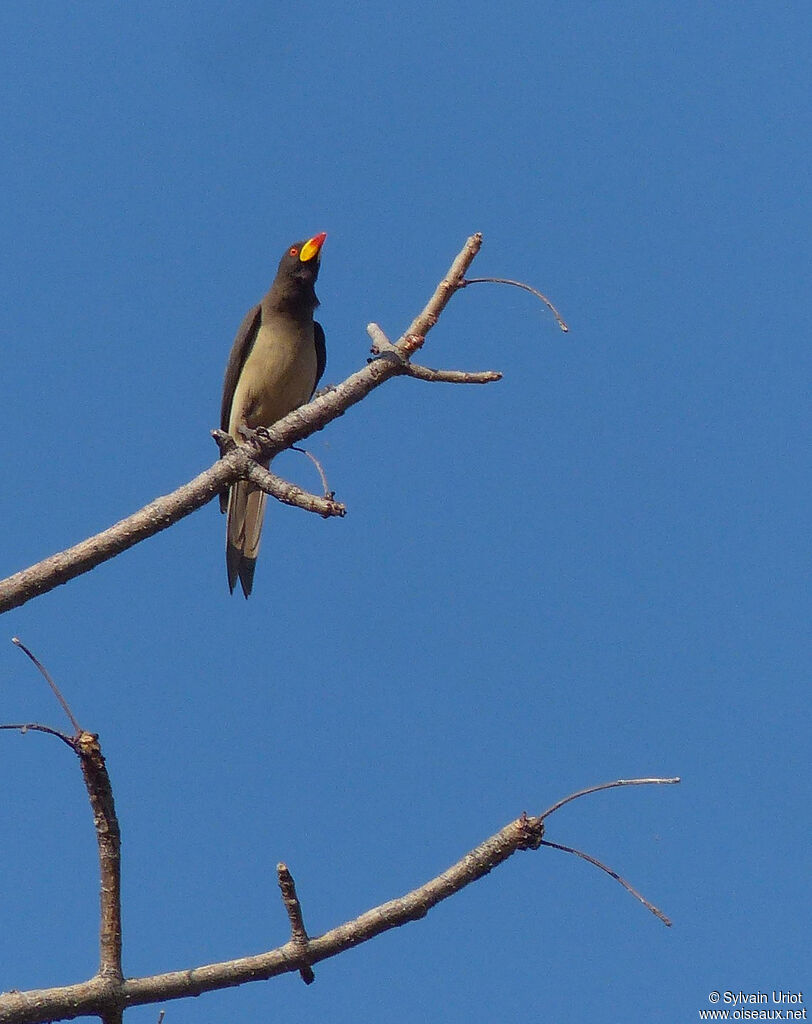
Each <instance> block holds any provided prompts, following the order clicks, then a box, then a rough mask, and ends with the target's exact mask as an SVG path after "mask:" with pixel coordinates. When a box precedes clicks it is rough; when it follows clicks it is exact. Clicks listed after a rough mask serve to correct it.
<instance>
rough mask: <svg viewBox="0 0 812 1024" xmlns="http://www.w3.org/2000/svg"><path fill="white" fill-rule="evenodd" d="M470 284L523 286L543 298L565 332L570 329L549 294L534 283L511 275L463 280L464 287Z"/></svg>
mask: <svg viewBox="0 0 812 1024" xmlns="http://www.w3.org/2000/svg"><path fill="white" fill-rule="evenodd" d="M469 284H512V285H513V287H514V288H523V289H524V290H525V291H526V292H530V293H531V294H532V295H535V296H537V297H538V298H539V299H541V301H542V302H543V303H544V305H545V306H546V307H547V309H549V310H550V312H551V313H552V314H553V316H554V317H555V319H556V323H557V324H558V326H559V327H560V328H561V330H562V331H563V332H564V333H565V334H566V333H567V332H568V331H569V327H567V325H566V323H565V322H564V319H563V317H562V316H561V314H560V313H559V312H558V310H557V309H556V308H555V306H554V305H553V304H552V302H550V300H549V299H548V298H547V296H546V295H543V294H542V293H541V292H540V291H539V290H538V288H533V286H532V285H529V284H525V283H524V281H514V280H512V279H511V278H509V277H468V278H466V279H465V280H464V281H463V282H462V285H463V287H466V286H467V285H469Z"/></svg>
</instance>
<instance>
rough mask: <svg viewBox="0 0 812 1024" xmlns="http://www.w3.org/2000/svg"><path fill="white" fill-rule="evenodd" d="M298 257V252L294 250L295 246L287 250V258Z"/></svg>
mask: <svg viewBox="0 0 812 1024" xmlns="http://www.w3.org/2000/svg"><path fill="white" fill-rule="evenodd" d="M298 255H299V250H298V249H297V248H296V246H295V245H292V246H291V247H290V248H289V249H288V256H298Z"/></svg>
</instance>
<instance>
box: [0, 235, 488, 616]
mask: <svg viewBox="0 0 812 1024" xmlns="http://www.w3.org/2000/svg"><path fill="white" fill-rule="evenodd" d="M481 245H482V236H481V235H479V234H477V235H472V236H471V237H470V238H469V239H468V241H467V242H466V243H465V245H464V247H463V249H462V250H461V252H460V253H459V255H458V256H457V257H456V259H455V260H454V262H453V263H452V265H451V267H450V269H449V271H448V274H447V275H446V277H445V278H443V280H442V281H441V282H440V284H439V285H438V286H437V288H436V290H435V292H434V295H432V297H431V299H429V301H428V303H427V304H426V306H425V308H424V309H423V311H422V312H421V313H420V314H419V315H418V316H417V317H415V319H414V321H413V322H412V324H411V326H410V328H409V330H408V331H407V332H406V333H405V334H404V335H403V336H402V337H401V338H400V340H399V341H398V343H397V348H398V350H399V352H400V355H401V356H405V357H408V356H409V355H411V353H412V352H414V351H416V350H417V349H418V348H420V346H421V345H422V344H423V341H424V340H425V337H426V334H427V333H428V331H429V330H430V329H431V327H432V326H433V325H434V324H435V323H436V322H437V318H438V317H439V315H440V313H442V311H443V309H444V308H445V307H446V305H447V304H448V301H449V299H450V298H451V296H452V295H453V294H454V292H455V291H456V290H457V289H459V288H461V287H463V281H464V276H465V272H466V270H467V269H468V267H469V266H470V265H471V263H472V262H473V259H474V257H475V256H476V254H477V253H478V252H479V249H480V246H481ZM405 373H408V369H407V368H406V367H405V366H404V363H403V360H402V359H399V358H398V359H396V358H392V359H387V358H385V357H384V358H381V359H375V360H373V361H372V362H371V363H369V364H368V365H367V366H365V367H364V368H363V369H361V370H358V371H357V372H356V373H354V374H352V375H351V376H350V377H348V378H347V379H346V380H345V381H343V382H342V383H341V384H339V385H338V387H336V388H334V389H333V390H332V391H330V392H328V393H327V394H324V395H321V396H320V397H318V398H316V399H314V400H313V401H312V402H310V403H309V404H308V405H305V406H302V407H301V408H299V409H295V410H294V411H293V412H292V413H289V414H288V415H287V416H286V417H285V418H284V419H282V420H280V421H279V422H278V423H276V424H275V425H274V426H273V427H271V428H269V429H268V430H267V431H264V432H261V436H262V437H263V438H264V440H261V441H260V440H254V441H252V442H251V443H250V444H248V445H237V446H235V447H234V448H233V450H231V451H228V452H227V453H226V454H225V455H224V456H223V458H221V459H220V460H218V462H217V463H215V465H213V466H212V467H211V468H210V469H207V470H206V471H205V472H204V473H201V474H200V475H199V476H197V477H195V479H194V480H192V481H190V482H189V483H188V484H185V485H184V486H182V487H179V488H178V489H177V490H176V491H173V492H172V493H171V494H168V495H165V496H163V497H160V498H156V500H155V501H153V502H151V503H150V504H149V505H147V506H145V507H144V508H142V509H141V510H140V511H139V512H136V513H135V514H134V515H131V516H128V517H127V518H126V519H122V520H121V521H120V522H118V523H116V524H115V526H111V527H110V528H109V529H107V530H104V531H103V532H102V533H99V534H97V535H96V536H95V537H90V538H89V539H88V540H85V541H82V542H81V543H79V544H76V545H75V546H74V547H71V548H68V549H66V550H65V551H62V552H60V553H59V554H56V555H52V556H51V557H50V558H46V559H45V560H44V561H42V562H38V563H37V564H36V565H33V566H31V567H30V568H28V569H23V570H22V571H21V572H18V573H15V574H14V575H13V576H9V577H8V578H7V579H5V580H2V581H0V613H2V612H5V611H8V610H9V609H11V608H18V607H19V606H20V605H22V604H25V603H26V602H27V601H30V600H31V599H32V598H33V597H37V596H39V595H40V594H45V593H47V592H48V591H49V590H53V589H54V587H57V586H59V585H60V584H62V583H67V582H68V580H71V579H73V578H74V577H76V576H80V575H81V574H82V573H85V572H89V571H90V570H91V569H93V568H95V567H96V566H97V565H100V564H101V563H102V562H105V561H107V560H108V559H110V558H113V557H115V556H116V555H118V554H121V552H122V551H126V550H127V548H131V547H132V546H133V545H135V544H138V543H139V542H140V541H142V540H145V539H146V538H147V537H151V536H153V535H154V534H156V533H159V532H160V531H161V530H165V529H167V527H169V526H172V524H173V523H176V522H177V521H178V520H179V519H182V518H183V517H184V516H188V515H190V514H191V513H192V512H194V511H196V510H197V509H198V508H200V507H201V506H203V505H205V504H207V503H208V502H209V501H211V500H212V498H214V497H215V496H216V495H218V494H219V493H220V492H221V491H222V490H223V489H224V488H226V487H228V486H229V485H231V484H233V483H234V482H235V481H236V480H238V479H240V478H244V477H247V476H248V475H249V473H250V472H252V464H251V458H252V457H254V458H257V459H259V460H261V461H265V460H266V459H267V458H270V457H271V456H273V455H276V454H277V453H278V452H280V451H282V450H283V449H285V448H290V447H291V446H292V445H293V444H295V443H296V442H297V441H302V440H303V439H304V438H306V437H309V436H310V435H311V434H313V433H315V432H316V431H317V430H322V429H323V428H324V427H326V426H327V424H328V423H330V422H331V421H332V420H334V419H336V417H338V416H341V415H343V414H344V413H345V412H346V411H347V410H348V409H349V408H351V407H352V406H353V405H355V404H356V403H357V402H360V401H361V400H362V399H363V398H365V397H366V396H367V395H368V394H369V393H370V391H373V390H374V389H375V388H376V387H379V386H380V385H381V384H383V383H384V381H386V380H389V378H390V377H395V376H399V375H402V374H405ZM258 433H260V432H258ZM288 487H289V488H292V487H293V485H288ZM296 490H298V489H296ZM301 493H304V492H301ZM291 496H292V491H288V497H289V498H291ZM282 500H285V499H282ZM291 503H293V504H299V502H298V501H291ZM312 510H313V511H317V512H319V514H322V515H323V514H324V512H323V511H321V510H320V509H319V508H316V507H314V508H313V509H312ZM329 514H331V515H334V514H340V513H336V512H332V511H331V512H330V513H329Z"/></svg>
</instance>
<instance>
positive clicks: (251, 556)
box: [226, 480, 268, 597]
mask: <svg viewBox="0 0 812 1024" xmlns="http://www.w3.org/2000/svg"><path fill="white" fill-rule="evenodd" d="M267 497H268V496H267V494H265V492H264V491H260V490H258V489H257V488H256V487H255V486H254V485H253V484H250V483H248V481H247V480H238V481H237V483H236V484H234V485H233V486H232V487H231V492H230V494H229V499H228V527H227V531H226V567H227V569H228V589H229V590H230V591H231V593H232V594H233V593H234V587H235V586H236V584H237V580H238V579H239V581H240V585H241V586H242V592H243V593H244V594H245V596H246V597H248V595H249V594H250V593H251V587H252V586H253V584H254V570H255V569H256V565H257V555H258V554H259V541H260V537H261V535H262V520H263V519H264V517H265V501H266V499H267Z"/></svg>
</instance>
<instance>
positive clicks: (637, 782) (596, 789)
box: [540, 776, 680, 818]
mask: <svg viewBox="0 0 812 1024" xmlns="http://www.w3.org/2000/svg"><path fill="white" fill-rule="evenodd" d="M679 781H680V778H679V776H676V777H675V778H670V779H615V781H614V782H601V783H599V784H598V785H597V786H587V787H586V789H579V790H578V792H577V793H570V795H569V796H565V797H564V799H563V800H559V801H558V802H557V803H554V804H553V806H552V807H548V808H547V810H546V811H544V813H543V814H542V815H540V817H541V818H549V817H550V815H551V814H553V813H554V812H555V811H557V810H558V809H559V807H563V806H564V804H568V803H570V802H571V801H572V800H579V799H580V798H581V797H582V796H589V794H590V793H600V792H601V791H602V790H604V789H615V788H616V787H617V786H674V785H676V784H677V783H678V782H679Z"/></svg>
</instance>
